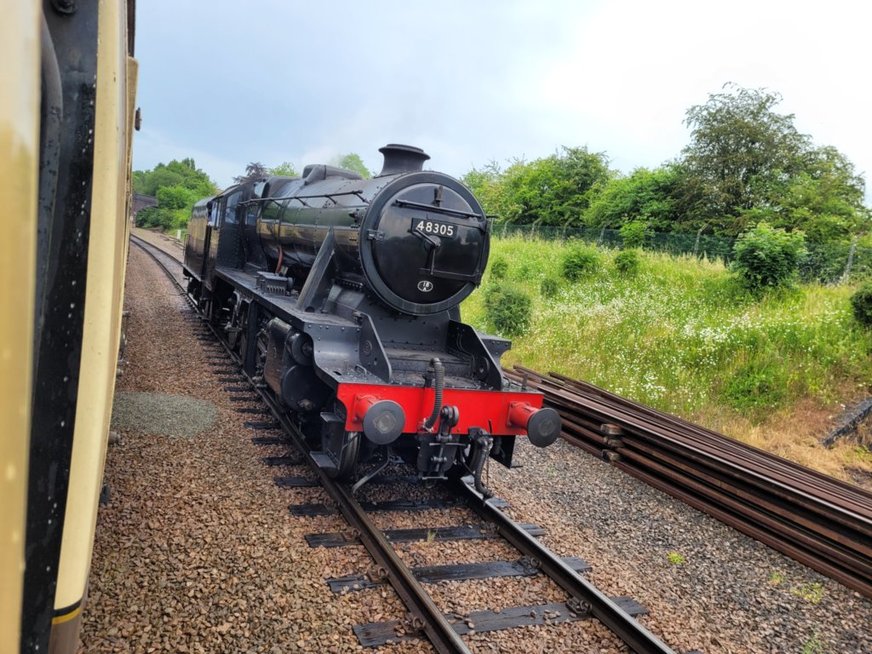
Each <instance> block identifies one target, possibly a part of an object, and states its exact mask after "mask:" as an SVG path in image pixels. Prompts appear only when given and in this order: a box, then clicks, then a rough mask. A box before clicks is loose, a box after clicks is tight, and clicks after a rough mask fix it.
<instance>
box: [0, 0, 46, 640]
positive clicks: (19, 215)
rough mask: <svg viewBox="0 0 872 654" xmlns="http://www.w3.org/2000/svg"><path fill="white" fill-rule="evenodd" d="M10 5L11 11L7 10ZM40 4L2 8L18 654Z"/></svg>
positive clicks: (0, 296)
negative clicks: (8, 218)
mask: <svg viewBox="0 0 872 654" xmlns="http://www.w3.org/2000/svg"><path fill="white" fill-rule="evenodd" d="M7 5H8V6H7ZM41 5H42V3H41V2H36V0H28V1H21V2H11V3H4V7H3V19H2V20H0V89H2V91H0V207H3V211H4V213H5V214H6V215H7V216H11V217H14V219H13V220H6V221H4V226H3V232H4V233H3V237H2V238H0V498H2V502H0V580H2V582H0V635H2V637H0V653H2V654H6V653H7V652H8V653H10V654H11V653H12V652H15V653H16V654H17V652H18V650H19V640H20V633H21V593H22V584H23V581H24V578H23V572H24V534H25V519H26V515H27V457H28V450H29V447H30V394H31V388H30V386H31V380H32V357H33V311H34V293H35V292H36V290H35V288H36V287H35V262H36V216H37V213H36V211H37V209H36V205H37V193H38V190H37V180H38V170H39V98H40V77H39V66H40V63H39V26H40V20H41V18H40V7H41Z"/></svg>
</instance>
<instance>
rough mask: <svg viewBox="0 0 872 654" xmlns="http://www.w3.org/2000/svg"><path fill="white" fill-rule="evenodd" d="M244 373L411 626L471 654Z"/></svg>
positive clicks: (452, 652)
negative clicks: (397, 600) (407, 614)
mask: <svg viewBox="0 0 872 654" xmlns="http://www.w3.org/2000/svg"><path fill="white" fill-rule="evenodd" d="M131 238H132V239H135V240H134V241H133V242H134V243H135V244H136V245H138V246H139V247H140V248H141V249H142V250H143V251H145V252H146V253H147V254H149V255H150V256H151V257H152V259H154V261H155V262H156V263H157V264H158V265H159V266H160V267H161V268H163V270H164V272H166V273H167V275H168V276H169V277H170V279H171V280H172V281H173V282H174V283H175V284H176V286H178V287H179V288H180V289H182V287H181V285H180V284H179V282H178V280H177V279H176V278H175V277H173V275H172V273H171V272H170V270H169V269H168V267H167V266H166V265H165V264H164V263H163V262H162V261H160V258H159V257H158V256H157V255H155V254H154V252H152V249H153V250H156V251H158V252H161V253H162V254H164V255H165V256H167V257H169V258H171V259H173V260H174V261H175V262H176V263H179V264H180V265H181V263H180V262H179V261H178V260H177V259H175V258H174V257H172V255H170V254H169V253H167V252H164V251H163V250H161V249H160V248H158V247H156V246H154V245H152V244H150V243H148V242H146V241H143V240H142V239H139V238H138V237H136V236H132V237H131ZM182 290H184V289H182ZM185 297H186V298H187V297H188V296H187V294H185ZM189 301H190V300H189ZM205 324H206V325H207V326H208V327H209V329H210V330H211V331H212V333H213V334H214V335H215V338H216V340H217V342H218V343H220V344H221V346H222V347H223V348H224V349H225V351H226V352H227V354H228V355H230V357H231V359H232V360H233V361H234V362H236V363H237V364H239V363H240V361H239V359H238V357H237V356H236V355H235V354H234V353H233V351H232V350H230V349H229V348H228V347H227V345H226V344H225V343H224V341H223V339H222V338H221V337H220V335H219V334H218V333H217V330H215V329H214V327H213V326H212V325H210V324H208V323H205ZM242 372H243V374H244V375H245V377H246V379H247V380H248V382H249V383H250V384H251V386H252V388H253V389H254V391H255V392H256V393H257V394H258V395H259V396H260V398H261V399H262V400H263V401H264V402H265V403H266V405H267V406H268V407H269V408H270V411H271V412H272V414H273V417H274V418H275V419H276V420H277V421H278V422H279V424H281V426H282V428H283V429H284V431H285V432H286V433H287V434H288V435H289V436H291V437H292V442H293V444H294V446H295V447H296V448H297V450H298V451H299V452H300V453H301V454H302V455H303V456H304V457H305V459H306V461H307V463H309V465H310V467H311V468H312V469H313V470H314V471H315V472H316V474H317V475H318V478H319V481H320V482H321V485H322V486H323V487H324V489H325V490H326V491H327V493H328V494H329V495H330V497H331V498H332V499H333V501H334V502H335V503H336V506H337V508H338V509H339V511H340V512H341V513H342V516H343V517H344V518H345V520H346V521H347V522H348V524H349V525H350V526H351V527H352V529H355V530H356V531H357V533H358V536H359V538H360V540H361V542H362V543H363V545H364V546H365V547H366V551H367V552H368V553H369V555H370V556H371V557H372V558H373V560H374V561H375V562H376V564H377V565H378V566H381V568H382V570H383V571H384V574H385V577H386V578H387V581H388V582H389V583H390V584H391V586H393V588H394V590H395V591H396V593H397V595H399V597H400V599H401V600H402V601H403V604H405V605H406V608H407V609H408V610H409V611H410V613H411V614H412V616H413V622H412V624H411V626H412V627H413V628H418V629H420V630H421V631H423V632H424V634H425V635H426V636H427V639H428V640H429V641H430V644H431V645H433V647H434V649H435V650H436V651H437V652H439V653H440V654H470V650H469V648H468V647H467V646H466V643H465V642H464V641H463V639H462V638H461V637H460V636H459V635H458V634H457V632H456V631H455V630H454V627H453V626H452V625H451V623H450V622H448V620H447V619H446V618H445V615H444V614H443V613H442V611H440V610H439V607H437V606H436V604H435V603H434V602H433V599H432V598H431V597H430V594H429V593H428V592H427V591H426V590H425V589H424V587H423V586H422V585H421V584H420V583H419V582H418V581H417V580H416V579H415V577H414V575H413V574H412V572H411V571H410V570H409V568H408V566H407V565H406V564H405V563H404V562H403V560H402V559H401V558H400V557H399V556H398V555H397V553H396V550H394V548H393V547H392V546H391V544H390V542H389V541H388V540H387V538H385V536H384V534H382V532H381V530H380V529H378V528H377V527H376V526H375V524H374V523H373V522H372V521H371V520H370V519H369V516H367V514H366V512H365V511H364V510H363V508H362V507H361V506H360V504H359V503H358V502H357V500H356V499H354V497H352V495H351V493H350V492H349V491H348V489H346V488H344V487H343V486H342V485H341V484H339V483H338V482H336V481H335V480H334V479H331V478H330V477H329V476H328V475H327V473H326V472H325V471H324V470H323V469H322V468H320V467H319V466H318V465H317V464H316V463H315V460H314V459H313V458H312V456H311V454H310V453H309V450H308V449H307V448H306V446H305V441H304V438H303V435H302V434H301V433H300V431H299V430H298V429H297V427H296V426H295V425H294V424H293V423H291V421H290V420H288V417H287V415H285V414H284V413H283V412H282V411H281V409H280V407H279V406H278V405H277V403H276V402H275V400H273V398H272V397H270V395H269V394H268V393H267V392H266V391H265V390H264V389H263V388H262V387H261V386H259V385H258V384H256V383H255V382H254V380H253V379H251V377H249V376H248V375H247V374H246V373H245V372H244V371H242Z"/></svg>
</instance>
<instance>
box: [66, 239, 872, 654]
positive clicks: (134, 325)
mask: <svg viewBox="0 0 872 654" xmlns="http://www.w3.org/2000/svg"><path fill="white" fill-rule="evenodd" d="M130 256H131V258H130V269H129V272H128V282H127V284H128V288H127V304H128V306H127V307H126V308H128V309H129V310H130V311H131V315H130V317H129V319H128V330H127V331H128V350H127V352H128V360H129V363H128V365H127V367H126V369H125V372H124V375H123V377H122V378H121V380H120V387H119V399H120V401H119V410H118V411H117V412H116V416H115V421H116V422H115V424H116V426H117V428H118V429H119V430H120V431H121V433H122V443H121V445H118V446H113V447H112V448H111V449H110V452H109V458H108V461H107V470H106V478H107V481H108V483H109V484H110V487H111V493H112V494H111V498H112V499H111V503H110V504H109V506H107V507H103V508H102V509H101V511H100V515H99V518H98V527H97V542H96V546H95V558H94V562H93V568H92V575H91V587H90V599H89V604H88V606H87V608H86V611H85V627H84V630H83V636H82V637H83V642H84V647H83V649H82V650H81V651H87V652H148V651H173V652H176V651H178V652H268V653H270V654H277V653H279V652H296V651H301V652H322V651H323V652H345V651H357V650H359V647H358V646H357V641H356V638H355V637H354V636H353V635H352V634H351V625H352V624H355V623H358V622H369V621H376V620H382V619H400V618H402V616H403V614H404V610H403V608H402V606H401V605H400V603H399V602H398V600H396V598H395V597H394V595H393V592H392V591H391V590H390V589H388V588H379V589H375V590H368V591H363V592H351V593H346V594H344V595H341V596H338V597H337V596H335V595H333V594H332V593H330V591H329V589H328V588H327V586H326V584H325V583H324V578H325V577H327V576H340V575H344V574H348V573H353V572H361V571H362V570H365V569H367V568H368V567H370V566H371V563H370V561H369V559H368V556H367V555H366V553H365V552H364V551H363V549H362V548H361V547H346V548H341V549H310V548H308V547H307V546H306V544H305V541H304V539H303V537H304V535H305V534H307V533H313V532H319V531H343V530H344V529H346V528H347V527H346V526H345V524H344V522H343V521H342V520H341V519H340V518H338V517H335V516H326V517H318V518H294V517H292V516H290V515H289V514H288V512H287V506H288V504H297V503H306V502H323V501H326V499H327V498H326V496H325V495H324V493H323V492H322V491H320V490H319V489H297V490H290V489H279V488H277V487H276V486H275V484H273V483H272V477H273V476H275V475H290V474H305V472H304V468H301V467H284V468H282V467H278V468H267V467H266V466H264V465H263V464H262V462H261V461H260V459H261V457H263V456H268V455H281V454H283V453H284V451H283V448H282V447H258V446H254V445H253V444H252V443H251V442H250V436H252V435H253V432H251V431H249V430H246V429H244V428H243V425H242V423H243V422H244V421H245V420H247V419H251V416H250V415H246V414H239V413H236V412H234V411H233V406H234V405H232V404H231V403H230V402H228V400H227V393H225V392H224V391H223V390H222V389H221V385H220V384H219V383H218V382H217V376H216V375H213V374H211V373H209V372H203V370H204V367H205V362H206V358H207V356H208V354H209V353H210V352H212V351H213V350H212V346H210V345H208V344H203V343H201V342H200V341H198V340H197V339H196V338H194V336H193V335H192V334H191V324H190V322H187V321H185V320H184V319H183V318H182V316H181V314H180V309H182V308H184V306H185V305H184V302H183V301H182V300H181V298H179V297H178V295H177V293H176V292H175V291H174V289H173V287H172V286H171V285H170V284H169V283H168V282H167V281H166V280H165V279H164V278H163V273H161V272H159V271H158V270H157V268H156V267H155V266H154V264H153V262H151V260H150V259H148V257H147V256H146V255H145V254H143V253H142V252H141V251H139V250H138V249H137V248H131V255H130ZM149 411H154V412H155V413H154V418H153V419H152V420H151V421H149V420H148V415H149ZM516 451H517V453H518V454H517V459H518V462H519V463H522V464H523V465H524V467H523V468H521V469H516V470H512V471H507V470H505V469H503V468H502V466H499V465H498V464H495V463H494V464H492V465H491V466H490V480H489V485H491V487H492V488H494V490H495V491H496V492H497V494H498V495H499V496H501V497H504V498H505V499H507V500H509V501H510V502H511V505H512V509H511V513H512V514H513V515H514V517H515V518H516V519H518V520H521V521H524V522H533V523H537V524H539V525H540V526H542V527H544V528H545V529H546V536H545V537H544V541H545V542H546V543H547V544H548V545H549V546H551V547H552V548H553V549H554V550H555V551H557V552H558V553H560V554H563V555H566V556H580V557H582V558H584V559H586V560H587V561H588V562H589V563H590V564H592V565H593V566H594V569H593V571H592V572H590V573H587V576H588V578H590V579H592V580H593V581H594V582H595V583H596V584H597V585H598V586H599V587H600V588H601V589H603V590H604V591H605V592H607V593H609V594H613V595H631V596H632V597H634V598H635V599H637V600H639V601H640V602H642V603H643V604H645V605H646V606H647V607H648V608H649V609H650V610H651V615H649V616H648V617H646V618H644V619H643V622H644V623H645V624H646V625H647V626H649V628H651V629H652V630H653V631H654V632H655V633H657V634H659V635H661V636H662V637H663V638H664V640H665V641H666V642H667V643H669V644H670V645H671V646H672V647H674V648H675V649H676V651H680V652H684V651H688V650H690V649H699V650H701V651H704V652H706V653H714V652H730V653H738V652H765V653H770V652H797V653H800V652H802V653H804V654H823V653H824V652H832V653H833V654H835V653H837V652H838V653H841V652H846V653H848V652H872V635H870V629H869V626H868V625H870V624H872V602H870V601H868V600H866V599H864V598H861V597H860V596H859V595H857V594H856V593H852V592H851V591H848V590H846V589H844V588H842V587H841V586H839V585H838V584H836V583H834V582H831V581H830V580H828V579H826V578H824V577H821V576H820V575H818V574H816V573H814V572H812V571H809V570H807V569H805V568H803V567H802V566H799V565H798V564H795V563H793V562H792V561H791V560H789V559H787V558H785V557H783V556H781V555H779V554H777V553H775V552H773V551H771V550H769V549H768V548H766V547H764V546H762V545H760V544H758V543H756V542H754V541H752V540H750V539H748V538H746V537H744V536H743V535H741V534H739V533H737V532H735V531H733V530H731V529H729V528H727V527H725V526H723V525H721V524H720V523H718V522H716V521H714V520H711V519H709V518H708V517H706V516H704V515H702V514H700V513H698V512H696V511H694V510H692V509H690V508H688V507H686V506H684V505H682V504H680V503H678V502H676V501H674V500H672V499H671V498H669V497H667V496H665V495H663V494H661V493H659V492H658V491H655V490H653V489H651V488H649V487H647V486H645V485H643V484H641V483H639V482H637V481H636V480H634V479H633V478H631V477H629V476H627V475H624V474H623V473H621V472H620V471H618V470H615V469H613V468H611V467H610V466H608V465H607V464H604V463H601V462H599V461H597V460H595V459H593V458H592V457H590V456H589V455H587V454H585V453H583V452H581V451H580V450H577V449H575V448H572V447H571V446H569V445H568V444H566V443H564V442H562V441H559V442H558V443H557V444H556V445H555V446H554V447H552V448H549V449H548V450H544V451H543V450H538V449H536V448H533V447H531V446H529V445H528V444H527V443H521V444H519V447H518V448H516ZM365 494H366V496H367V499H387V498H389V497H398V496H402V497H409V498H411V497H428V496H432V495H433V489H432V488H429V487H422V486H420V485H403V486H402V487H394V488H386V487H383V486H382V487H379V486H371V487H368V488H367V489H365ZM375 519H376V522H377V523H378V524H379V525H381V526H383V527H385V528H388V527H390V528H398V527H411V526H424V525H426V526H443V525H456V524H463V523H469V524H473V523H476V524H477V523H478V521H477V520H476V518H475V517H474V516H473V514H472V513H471V512H469V511H467V510H465V509H449V510H438V511H436V510H434V511H427V512H421V513H406V514H376V518H375ZM398 550H399V552H400V554H401V556H402V557H403V558H404V559H405V560H406V561H407V562H408V563H410V564H411V565H433V564H441V563H453V562H469V561H485V560H497V559H515V558H517V556H518V554H517V552H515V551H513V550H512V549H511V548H510V547H508V546H507V545H505V544H504V543H502V542H500V541H498V540H492V541H460V542H448V543H439V542H432V543H406V544H401V545H399V546H398ZM431 590H432V592H433V596H434V599H435V601H436V602H437V604H438V605H439V606H440V607H441V608H442V609H443V610H446V611H458V612H465V611H469V610H474V609H499V608H502V607H506V606H512V605H518V604H524V603H529V604H538V603H543V602H546V601H561V600H562V599H564V597H565V596H564V595H563V594H562V592H561V591H560V590H559V589H558V588H556V586H555V585H554V584H553V583H552V582H550V581H549V580H547V579H544V578H524V579H500V580H491V581H486V582H485V581H481V582H467V583H460V582H451V583H443V584H439V585H435V586H431ZM467 642H468V643H469V644H470V647H471V648H472V649H473V650H474V651H476V652H525V653H527V652H530V653H532V652H557V651H579V652H587V651H590V652H599V653H602V654H604V653H606V652H621V651H625V649H624V648H622V647H621V646H619V645H618V644H617V643H616V641H615V638H614V636H612V635H611V634H610V633H609V632H608V631H607V630H606V629H605V628H604V627H602V626H601V625H599V624H597V623H596V622H577V623H572V624H566V625H559V626H547V627H532V628H525V629H516V630H512V631H510V632H502V633H488V634H475V635H472V636H470V637H468V638H467ZM382 649H383V651H385V652H391V653H394V652H406V651H408V652H413V651H428V649H429V648H428V647H427V646H426V645H424V644H421V643H418V642H416V643H410V644H404V645H393V646H387V647H385V648H382Z"/></svg>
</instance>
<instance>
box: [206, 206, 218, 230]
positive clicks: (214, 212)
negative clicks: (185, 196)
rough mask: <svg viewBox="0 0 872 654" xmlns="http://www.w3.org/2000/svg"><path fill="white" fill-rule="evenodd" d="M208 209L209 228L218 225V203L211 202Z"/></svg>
mask: <svg viewBox="0 0 872 654" xmlns="http://www.w3.org/2000/svg"><path fill="white" fill-rule="evenodd" d="M207 207H208V209H209V226H210V227H214V226H215V225H217V224H218V202H217V201H215V202H210V203H209V204H208V205H207Z"/></svg>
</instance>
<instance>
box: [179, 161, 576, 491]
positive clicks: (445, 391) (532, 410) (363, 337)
mask: <svg viewBox="0 0 872 654" xmlns="http://www.w3.org/2000/svg"><path fill="white" fill-rule="evenodd" d="M380 152H381V153H382V154H383V155H384V167H383V169H382V171H381V172H380V173H379V175H377V176H376V177H374V178H372V179H362V178H361V177H360V176H359V175H357V174H356V173H353V172H351V171H348V170H344V169H341V168H336V167H332V166H327V165H310V166H306V168H305V169H304V170H303V174H302V176H301V177H270V178H268V179H254V180H248V181H246V182H244V183H241V184H238V185H236V186H232V187H230V188H228V189H227V190H225V191H223V192H222V193H221V194H219V195H217V196H215V197H212V198H207V199H204V200H201V201H200V202H198V203H197V204H196V206H195V207H194V209H193V212H192V216H191V220H190V223H189V226H188V230H189V231H188V239H187V242H186V245H185V265H184V270H185V276H186V277H187V278H188V285H187V288H188V293H189V294H190V296H191V297H192V299H193V300H195V301H196V303H197V305H198V307H199V309H200V311H201V312H202V313H203V314H204V315H205V317H206V318H207V319H208V320H210V321H212V323H213V324H215V325H216V326H218V327H220V328H221V329H222V330H223V333H224V335H225V338H226V342H227V344H228V345H229V346H230V347H231V348H233V350H234V351H235V352H236V353H237V354H238V356H239V359H240V361H241V363H242V366H243V368H244V370H245V371H246V372H247V373H248V374H249V375H250V376H251V377H252V378H254V379H255V380H256V381H258V382H259V383H261V384H262V385H263V386H264V387H266V388H268V389H269V390H270V392H271V394H272V395H273V397H274V398H275V399H276V401H277V402H278V403H279V404H280V405H281V406H282V407H283V408H286V409H287V411H288V413H289V414H290V415H291V416H292V417H293V419H294V420H295V421H296V423H297V425H298V426H299V428H300V430H301V431H302V433H303V434H304V435H305V437H306V440H307V443H308V444H309V446H310V448H311V453H312V456H313V458H314V459H315V461H316V462H317V464H318V465H319V466H320V467H322V468H323V469H325V470H326V471H327V472H328V473H329V474H330V475H331V476H334V477H342V478H349V477H352V476H356V475H358V474H359V472H358V465H359V464H361V463H365V462H371V463H374V464H377V465H374V466H371V468H372V469H371V471H370V472H369V473H368V474H367V475H365V476H363V477H362V478H360V479H359V480H358V482H357V483H358V484H362V483H364V482H365V481H366V480H367V479H369V478H370V477H371V476H372V475H374V474H375V472H377V471H378V470H379V469H381V468H382V467H384V466H385V465H387V464H388V463H389V462H390V461H391V460H396V459H397V457H400V458H402V459H403V460H404V461H406V462H407V463H410V464H412V465H413V466H415V467H416V469H417V470H418V474H419V476H420V477H421V478H444V477H446V476H447V475H449V474H454V473H458V472H461V473H463V472H464V471H467V470H468V471H470V472H472V473H473V474H474V477H475V480H476V483H477V485H479V487H480V488H481V470H482V467H483V465H484V463H485V462H486V460H487V458H488V457H491V458H493V459H495V460H496V461H499V462H500V463H502V464H504V465H506V466H510V465H511V461H512V454H513V450H514V445H515V439H516V438H517V437H518V436H526V437H527V438H528V439H529V440H530V442H532V443H533V444H534V445H536V446H539V447H545V446H547V445H550V444H551V443H553V442H554V440H555V439H556V438H557V435H558V433H559V431H560V419H559V416H558V415H557V413H556V411H554V410H553V409H550V408H542V396H541V395H539V394H538V393H537V392H534V391H529V390H527V389H525V388H523V387H522V386H519V385H517V384H515V383H513V382H510V381H509V380H508V379H506V378H505V377H504V376H503V375H502V369H501V367H500V357H501V355H502V354H503V353H504V352H505V351H506V350H508V349H509V347H510V345H511V344H510V342H509V341H507V340H505V339H503V338H498V337H495V336H487V335H484V334H481V333H479V332H477V331H476V330H475V329H473V328H472V327H471V326H470V325H467V324H465V323H463V322H461V319H460V309H459V305H460V303H461V302H462V301H463V300H464V299H465V298H466V297H467V296H468V295H469V294H470V293H471V292H472V291H473V290H474V289H475V288H476V286H477V285H478V284H480V283H481V279H482V274H483V273H484V270H485V266H486V264H487V259H488V250H489V243H490V223H489V221H488V219H487V217H486V216H485V213H484V211H483V210H482V208H481V205H480V204H479V203H478V201H477V200H476V199H475V197H474V196H473V195H472V193H470V191H469V190H468V189H467V188H466V187H465V186H463V184H461V183H460V182H458V181H457V180H456V179H454V178H452V177H450V176H448V175H445V174H442V173H438V172H430V171H423V164H424V162H425V161H426V160H427V159H429V158H430V157H429V156H428V155H427V154H425V153H424V151H423V150H421V149H419V148H415V147H411V146H406V145H397V144H391V145H387V146H385V147H383V148H381V149H380Z"/></svg>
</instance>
